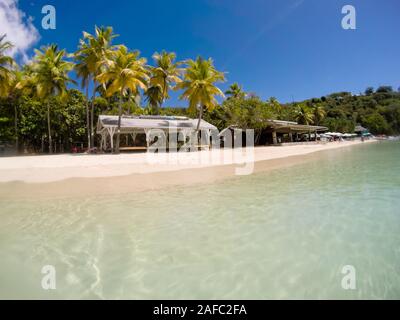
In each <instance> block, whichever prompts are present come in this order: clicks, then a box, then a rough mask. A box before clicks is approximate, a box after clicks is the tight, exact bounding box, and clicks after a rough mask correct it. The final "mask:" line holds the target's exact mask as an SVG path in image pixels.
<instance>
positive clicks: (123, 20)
mask: <svg viewBox="0 0 400 320" xmlns="http://www.w3.org/2000/svg"><path fill="white" fill-rule="evenodd" d="M8 1H14V0H8ZM45 4H52V5H54V6H55V7H56V9H57V29H56V30H48V31H46V30H43V29H42V28H41V19H42V14H41V9H42V7H43V6H44V5H45ZM346 4H351V5H353V6H354V7H355V8H356V10H357V29H356V30H344V29H342V27H341V20H342V18H343V14H342V13H341V10H342V7H343V6H344V5H346ZM19 9H20V10H21V11H23V12H25V13H26V14H27V16H31V17H33V18H34V20H33V25H34V26H35V27H36V29H37V30H38V32H39V33H40V40H39V42H38V43H37V44H36V46H39V45H42V44H48V43H57V44H59V46H60V47H62V48H66V49H67V50H68V51H69V52H72V51H74V50H75V49H76V47H77V44H78V39H79V38H80V37H81V33H82V30H86V31H89V32H92V31H93V27H94V25H105V26H108V25H110V26H113V27H114V30H115V32H116V33H118V34H119V35H120V37H119V38H118V39H117V40H116V43H124V44H126V45H127V46H128V47H129V48H131V49H139V50H140V51H141V53H142V55H143V56H145V57H147V58H148V59H149V61H150V60H151V56H152V54H153V53H154V52H155V51H161V50H162V49H165V50H168V51H174V52H176V53H177V55H178V59H186V58H195V57H196V56H197V55H202V56H204V57H212V58H213V59H214V61H215V64H216V66H217V68H218V69H219V70H221V71H225V72H227V75H226V76H227V80H228V81H227V83H226V84H223V85H222V88H223V89H226V88H227V86H228V85H229V84H231V83H233V82H239V83H240V84H242V85H243V86H244V89H245V90H246V91H249V92H255V93H257V94H258V95H260V96H261V97H262V98H263V99H267V98H269V97H271V96H275V97H277V98H278V99H279V100H280V101H282V102H288V101H292V99H294V100H302V99H306V98H311V97H320V96H323V95H325V94H328V93H332V92H337V91H352V92H354V93H358V92H361V91H364V90H365V88H366V87H367V86H374V87H377V86H379V85H386V84H387V85H392V86H393V87H394V88H398V87H400V41H399V32H400V1H398V0H380V1H378V0H347V1H340V0H324V1H321V0H304V1H302V0H168V1H166V0H153V1H143V0H141V1H136V0H114V1H106V0H96V1H82V0H57V1H55V0H43V1H42V0H20V1H19ZM167 105H180V106H185V105H186V102H184V101H178V99H177V97H176V95H174V96H173V97H172V99H171V101H169V102H168V103H167Z"/></svg>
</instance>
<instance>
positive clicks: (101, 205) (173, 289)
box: [0, 142, 400, 299]
mask: <svg viewBox="0 0 400 320" xmlns="http://www.w3.org/2000/svg"><path fill="white" fill-rule="evenodd" d="M399 159H400V143H396V142H387V143H377V144H368V145H362V146H356V147H351V148H344V149H341V150H334V151H329V152H325V153H321V154H319V155H317V156H315V157H314V160H312V161H310V162H308V163H306V164H299V165H296V166H293V167H289V168H285V169H277V170H274V171H272V172H265V173H260V174H256V175H253V176H249V177H241V178H234V179H230V180H225V181H224V182H220V183H218V184H213V185H198V186H192V187H185V188H183V187H182V188H170V189H166V190H162V191H156V192H155V191H153V192H144V193H141V194H124V195H119V196H110V197H98V198H89V199H86V200H82V199H63V200H61V199H58V200H36V201H19V202H17V201H7V202H5V201H2V203H1V206H0V262H1V264H0V298H28V299H29V298H47V299H55V298H63V299H64V298H65V299H71V298H77V299H92V298H94V299H97V298H106V299H125V298H129V299H170V298H176V299H181V298H182V299H183V298H185V299H359V298H366V299H384V298H387V299H393V298H397V299H399V298H400V209H399V208H400V161H399ZM44 265H53V266H55V268H56V272H57V277H56V279H57V283H56V285H57V289H56V290H54V291H45V290H43V289H42V288H41V280H42V277H43V275H42V274H41V269H42V267H43V266H44ZM345 265H352V266H354V267H355V270H356V286H357V289H356V290H344V289H343V288H342V286H341V283H342V278H343V277H344V275H343V274H342V273H341V271H342V268H343V266H345Z"/></svg>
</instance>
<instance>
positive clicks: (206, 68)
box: [176, 57, 225, 131]
mask: <svg viewBox="0 0 400 320" xmlns="http://www.w3.org/2000/svg"><path fill="white" fill-rule="evenodd" d="M185 64H186V65H187V67H186V72H185V74H184V77H183V81H182V82H180V83H178V84H177V85H176V89H181V90H184V92H183V93H182V95H181V96H180V99H187V100H188V101H189V112H194V111H196V108H198V109H199V121H198V124H197V131H199V130H200V124H201V120H202V118H203V111H204V108H206V109H208V110H213V109H214V108H215V106H216V105H217V104H218V102H217V100H216V98H215V97H216V96H221V97H224V93H223V92H222V91H221V90H220V89H219V88H218V87H217V86H216V85H215V84H216V83H217V82H223V81H225V75H224V73H223V72H219V71H218V70H217V69H216V68H215V67H214V62H213V60H212V59H208V60H205V59H203V58H201V57H198V58H197V59H196V60H191V59H190V60H187V61H186V62H185Z"/></svg>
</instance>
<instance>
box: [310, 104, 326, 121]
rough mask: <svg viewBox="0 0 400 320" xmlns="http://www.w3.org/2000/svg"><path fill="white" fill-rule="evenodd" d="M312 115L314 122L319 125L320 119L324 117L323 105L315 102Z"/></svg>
mask: <svg viewBox="0 0 400 320" xmlns="http://www.w3.org/2000/svg"><path fill="white" fill-rule="evenodd" d="M312 111H313V116H314V124H315V125H317V126H319V125H320V124H321V122H322V120H324V119H325V117H326V111H325V109H324V107H323V106H321V105H319V104H316V105H314V106H313V108H312Z"/></svg>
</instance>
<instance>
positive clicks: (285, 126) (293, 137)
mask: <svg viewBox="0 0 400 320" xmlns="http://www.w3.org/2000/svg"><path fill="white" fill-rule="evenodd" d="M326 131H328V128H327V127H322V126H310V125H303V124H298V123H297V122H293V121H282V120H268V121H267V130H266V132H267V141H266V144H273V145H276V144H280V143H285V142H286V143H292V142H300V141H317V140H318V133H323V132H326ZM304 139H306V140H304Z"/></svg>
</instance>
